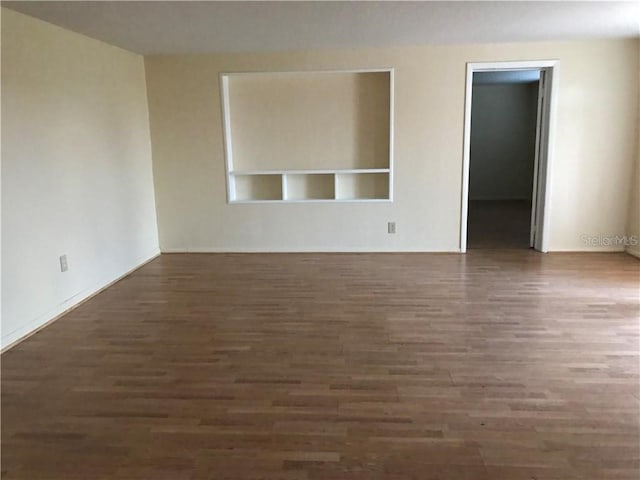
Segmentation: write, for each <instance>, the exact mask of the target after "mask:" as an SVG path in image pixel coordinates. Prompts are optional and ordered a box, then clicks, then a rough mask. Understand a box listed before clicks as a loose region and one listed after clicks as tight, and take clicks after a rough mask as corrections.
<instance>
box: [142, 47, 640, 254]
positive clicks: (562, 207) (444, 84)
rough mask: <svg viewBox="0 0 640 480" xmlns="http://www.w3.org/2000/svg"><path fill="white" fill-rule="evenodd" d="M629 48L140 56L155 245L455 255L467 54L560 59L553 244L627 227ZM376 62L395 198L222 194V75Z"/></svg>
mask: <svg viewBox="0 0 640 480" xmlns="http://www.w3.org/2000/svg"><path fill="white" fill-rule="evenodd" d="M637 50H638V42H637V41H635V40H633V41H632V40H629V41H585V42H566V43H539V44H526V43H523V44H501V45H469V46H439V47H412V48H397V49H395V48H394V49H365V50H341V51H315V52H296V53H288V54H234V55H193V56H151V57H147V58H146V59H145V65H146V71H147V88H148V96H149V110H150V118H151V136H152V143H153V154H154V172H155V176H154V180H155V186H156V195H157V209H158V221H159V231H160V244H161V248H162V249H163V250H164V251H182V250H187V251H189V250H194V251H199V250H202V251H223V250H230V251H242V250H261V251H278V250H279V251H296V250H327V251H331V250H372V251H377V250H380V251H383V250H387V251H388V250H417V251H456V250H457V249H458V248H459V245H458V242H459V229H460V213H459V212H460V195H461V176H462V173H461V165H462V136H463V107H464V85H465V63H466V62H469V61H474V62H478V61H501V60H534V59H559V60H560V92H559V105H558V116H557V127H558V130H557V135H556V144H555V145H554V146H553V147H554V150H555V157H554V158H555V160H554V164H553V166H552V170H553V181H552V184H551V186H550V187H551V195H552V196H551V205H550V208H549V211H550V215H551V232H550V242H549V245H550V248H551V249H552V250H582V249H587V248H593V247H586V246H585V245H584V242H583V240H582V235H585V234H586V235H593V234H607V235H608V234H624V232H625V230H626V222H627V216H628V215H627V208H628V203H629V191H630V184H629V176H630V175H631V169H632V160H633V157H634V156H636V155H637V146H636V143H637V138H636V137H637V118H636V106H637V94H638V82H637V69H638V52H637ZM375 67H395V69H396V70H395V152H394V153H395V182H394V183H395V185H394V188H395V201H394V202H393V203H392V204H314V205H311V204H295V205H282V204H275V205H273V204H272V205H228V204H227V203H226V198H225V175H224V172H225V169H224V157H223V140H222V128H221V112H220V103H219V102H220V96H219V93H218V74H219V73H220V72H234V71H272V70H322V69H327V70H334V69H354V68H375ZM387 221H395V222H397V233H396V234H395V235H389V234H387V225H386V224H387ZM595 248H600V247H595ZM604 248H607V247H604ZM618 248H619V247H618Z"/></svg>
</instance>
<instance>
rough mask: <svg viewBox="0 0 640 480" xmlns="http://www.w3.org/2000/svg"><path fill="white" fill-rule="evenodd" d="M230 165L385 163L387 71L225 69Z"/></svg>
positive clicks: (273, 167)
mask: <svg viewBox="0 0 640 480" xmlns="http://www.w3.org/2000/svg"><path fill="white" fill-rule="evenodd" d="M229 103H230V111H231V115H230V116H231V122H230V124H231V125H230V126H231V136H232V139H233V141H232V144H233V167H234V170H278V169H280V170H291V169H334V168H389V73H388V72H383V73H360V74H355V73H351V74H345V73H342V74H322V75H318V74H309V75H306V74H295V75H292V74H287V75H238V76H230V77H229Z"/></svg>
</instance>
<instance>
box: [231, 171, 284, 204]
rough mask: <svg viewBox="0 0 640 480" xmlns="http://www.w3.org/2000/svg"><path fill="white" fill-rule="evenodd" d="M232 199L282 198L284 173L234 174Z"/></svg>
mask: <svg viewBox="0 0 640 480" xmlns="http://www.w3.org/2000/svg"><path fill="white" fill-rule="evenodd" d="M231 177H232V178H231V181H232V182H233V192H234V195H232V198H231V201H239V202H241V201H265V200H282V175H277V174H273V175H232V176H231Z"/></svg>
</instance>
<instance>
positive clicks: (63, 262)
mask: <svg viewBox="0 0 640 480" xmlns="http://www.w3.org/2000/svg"><path fill="white" fill-rule="evenodd" d="M67 270H69V264H68V263H67V255H66V254H64V255H60V271H61V272H66V271H67Z"/></svg>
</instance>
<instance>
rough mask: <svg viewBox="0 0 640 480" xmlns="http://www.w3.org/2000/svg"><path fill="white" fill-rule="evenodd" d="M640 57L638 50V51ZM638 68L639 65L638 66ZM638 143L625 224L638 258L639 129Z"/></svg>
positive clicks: (629, 249) (639, 78)
mask: <svg viewBox="0 0 640 480" xmlns="http://www.w3.org/2000/svg"><path fill="white" fill-rule="evenodd" d="M638 55H640V49H639V51H638ZM639 67H640V64H639ZM638 88H639V89H640V68H639V69H638ZM638 119H639V120H640V96H639V97H638ZM636 134H637V141H638V154H637V156H636V162H635V166H634V171H633V175H632V177H631V196H630V201H629V218H628V224H627V237H628V238H629V245H628V247H627V250H628V251H629V252H630V253H631V254H633V255H635V256H636V257H640V128H638V129H637V131H636Z"/></svg>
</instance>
